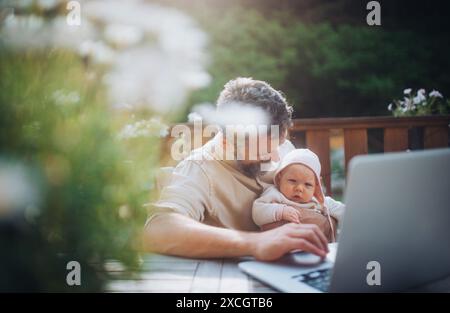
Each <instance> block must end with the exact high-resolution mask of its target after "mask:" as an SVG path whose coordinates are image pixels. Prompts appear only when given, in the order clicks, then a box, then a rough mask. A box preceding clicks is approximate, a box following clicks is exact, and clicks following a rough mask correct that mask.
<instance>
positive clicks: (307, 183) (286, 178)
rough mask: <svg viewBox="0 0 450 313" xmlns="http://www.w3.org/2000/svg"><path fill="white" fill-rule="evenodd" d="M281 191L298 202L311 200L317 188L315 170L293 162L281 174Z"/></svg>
mask: <svg viewBox="0 0 450 313" xmlns="http://www.w3.org/2000/svg"><path fill="white" fill-rule="evenodd" d="M279 179H280V180H279V189H280V192H281V193H282V194H283V195H284V196H285V197H286V198H288V199H289V200H291V201H294V202H297V203H306V202H310V201H311V199H312V198H313V195H314V190H315V189H316V177H315V175H314V172H313V171H312V170H311V169H310V168H309V167H307V166H305V165H302V164H291V165H289V166H288V167H286V168H285V169H284V170H283V171H282V172H281V174H280V178H279Z"/></svg>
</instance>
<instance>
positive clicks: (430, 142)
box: [423, 126, 448, 149]
mask: <svg viewBox="0 0 450 313" xmlns="http://www.w3.org/2000/svg"><path fill="white" fill-rule="evenodd" d="M423 137H424V138H423V139H424V147H425V149H432V148H443V147H448V126H440V127H431V126H430V127H425V134H424V136H423Z"/></svg>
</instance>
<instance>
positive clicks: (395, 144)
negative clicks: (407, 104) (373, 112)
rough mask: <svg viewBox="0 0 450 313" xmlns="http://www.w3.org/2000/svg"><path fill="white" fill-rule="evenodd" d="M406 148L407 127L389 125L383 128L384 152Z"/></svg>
mask: <svg viewBox="0 0 450 313" xmlns="http://www.w3.org/2000/svg"><path fill="white" fill-rule="evenodd" d="M407 149H408V128H406V127H389V128H385V129H384V152H395V151H405V150H407Z"/></svg>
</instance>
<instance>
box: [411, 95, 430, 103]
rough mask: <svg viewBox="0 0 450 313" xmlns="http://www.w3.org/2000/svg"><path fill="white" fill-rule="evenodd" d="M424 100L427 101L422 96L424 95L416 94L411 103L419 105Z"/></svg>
mask: <svg viewBox="0 0 450 313" xmlns="http://www.w3.org/2000/svg"><path fill="white" fill-rule="evenodd" d="M425 100H427V98H426V97H425V96H424V94H423V93H419V92H417V96H415V97H414V98H413V103H414V104H419V103H421V102H423V101H425Z"/></svg>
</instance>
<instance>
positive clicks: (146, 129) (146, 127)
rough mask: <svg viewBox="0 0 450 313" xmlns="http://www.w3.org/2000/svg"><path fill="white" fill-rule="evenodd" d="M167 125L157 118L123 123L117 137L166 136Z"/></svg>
mask: <svg viewBox="0 0 450 313" xmlns="http://www.w3.org/2000/svg"><path fill="white" fill-rule="evenodd" d="M168 128H169V127H168V126H167V125H166V124H164V123H163V122H161V120H160V119H158V118H151V119H150V120H141V121H138V122H135V123H134V124H128V125H125V127H124V128H122V130H121V131H120V132H119V135H118V138H119V139H130V138H138V137H166V136H167V135H168V134H169V130H168Z"/></svg>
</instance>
